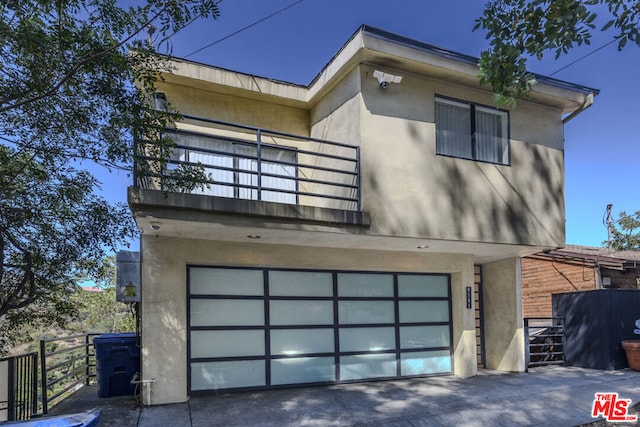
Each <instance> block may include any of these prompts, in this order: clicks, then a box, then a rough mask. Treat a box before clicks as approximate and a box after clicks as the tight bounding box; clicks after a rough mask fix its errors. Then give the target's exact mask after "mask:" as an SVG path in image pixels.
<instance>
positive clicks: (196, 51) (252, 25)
mask: <svg viewBox="0 0 640 427" xmlns="http://www.w3.org/2000/svg"><path fill="white" fill-rule="evenodd" d="M303 1H304V0H298V1H296V2H294V3H291V4H290V5H289V6H285V7H283V8H282V9H280V10H278V11H276V12H273V13H272V14H271V15H268V16H265V17H264V18H262V19H259V20H257V21H256V22H254V23H252V24H249V25H247V26H246V27H243V28H241V29H239V30H238V31H234V32H233V33H231V34H229V35H226V36H224V37H222V38H220V39H218V40H216V41H213V42H211V43H209V44H208V45H206V46H203V47H201V48H200V49H198V50H194V51H193V52H191V53H190V54H188V55H186V56H184V58H185V59H186V58H188V57H190V56H191V55H195V54H196V53H198V52H200V51H203V50H205V49H208V48H210V47H211V46H213V45H214V44H218V43H220V42H222V41H224V40H227V39H228V38H231V37H233V36H235V35H236V34H239V33H241V32H243V31H245V30H248V29H249V28H251V27H254V26H256V25H258V24H260V23H262V22H264V21H266V20H267V19H270V18H273V17H274V16H276V15H278V14H280V13H282V12H284V11H285V10H287V9H290V8H292V7H293V6H295V5H297V4H299V3H302V2H303Z"/></svg>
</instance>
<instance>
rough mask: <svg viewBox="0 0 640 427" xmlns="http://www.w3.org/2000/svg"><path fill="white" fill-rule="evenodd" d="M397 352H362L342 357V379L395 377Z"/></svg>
mask: <svg viewBox="0 0 640 427" xmlns="http://www.w3.org/2000/svg"><path fill="white" fill-rule="evenodd" d="M396 375H397V371H396V355H395V354H362V355H357V356H342V357H341V358H340V380H341V381H345V380H360V379H365V378H379V377H395V376H396Z"/></svg>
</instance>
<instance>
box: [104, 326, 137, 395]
mask: <svg viewBox="0 0 640 427" xmlns="http://www.w3.org/2000/svg"><path fill="white" fill-rule="evenodd" d="M93 346H94V348H95V350H96V374H97V377H98V397H111V396H122V395H130V394H131V395H132V394H134V391H135V385H134V384H131V380H132V379H133V377H134V375H135V374H136V372H139V371H140V348H139V347H138V344H137V338H136V334H135V333H134V332H126V333H120V334H102V335H100V336H97V337H95V338H94V339H93Z"/></svg>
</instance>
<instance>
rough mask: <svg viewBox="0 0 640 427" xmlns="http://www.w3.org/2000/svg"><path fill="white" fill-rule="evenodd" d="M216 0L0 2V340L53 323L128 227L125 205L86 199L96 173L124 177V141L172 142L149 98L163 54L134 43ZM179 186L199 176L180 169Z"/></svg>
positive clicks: (168, 122) (130, 232)
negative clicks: (113, 172) (135, 3)
mask: <svg viewBox="0 0 640 427" xmlns="http://www.w3.org/2000/svg"><path fill="white" fill-rule="evenodd" d="M217 2H218V0H186V1H178V0H147V1H146V3H145V4H143V5H141V6H131V7H126V8H125V7H120V6H118V5H117V4H116V2H115V0H56V1H51V0H8V1H3V2H0V52H1V54H0V57H1V58H2V60H1V61H0V262H1V264H2V265H1V266H0V267H1V268H0V337H5V336H6V334H8V333H9V331H14V332H15V331H20V329H21V328H20V326H21V325H27V326H29V325H34V326H35V325H36V324H45V325H46V324H52V323H55V322H58V323H62V322H64V321H65V320H66V319H68V318H69V317H72V316H73V315H76V314H77V310H76V308H75V307H74V306H73V304H72V303H71V301H70V300H69V298H68V297H69V295H71V294H72V293H73V292H74V289H75V283H76V280H77V278H79V277H99V276H100V275H101V274H102V273H101V272H103V271H104V265H103V260H104V259H105V255H106V254H107V253H109V252H111V251H113V250H115V249H116V248H118V247H122V246H124V245H126V243H127V242H128V241H129V240H130V239H131V238H132V237H133V236H135V235H136V233H137V230H136V227H135V224H134V222H133V221H132V219H131V217H130V214H129V213H128V209H127V207H126V206H125V205H118V204H116V205H112V204H109V203H108V202H107V201H106V200H105V199H104V198H103V197H101V196H99V195H97V194H96V192H97V191H98V190H99V184H100V183H99V182H98V181H97V180H96V178H95V177H94V176H93V175H92V173H91V172H89V171H88V170H87V169H89V168H95V167H96V165H99V166H102V167H107V168H109V169H111V168H119V169H124V170H129V171H131V170H133V156H134V148H135V144H134V141H135V140H136V138H140V137H142V136H144V137H145V138H147V139H148V140H151V141H152V142H153V143H154V144H156V146H157V147H159V149H158V153H159V160H158V162H159V165H160V167H163V165H166V162H167V159H168V156H169V153H170V151H171V147H172V146H173V143H172V141H171V140H170V139H167V138H162V137H161V136H160V132H159V129H161V128H162V127H164V126H172V125H173V123H174V121H175V120H176V119H179V116H178V115H177V114H176V113H175V112H174V111H171V110H170V109H169V110H166V111H158V110H155V108H154V107H153V105H152V103H151V101H152V94H153V93H154V92H155V84H156V81H157V80H158V78H159V76H160V72H162V71H170V70H169V68H168V66H167V64H168V61H167V59H168V57H167V56H164V55H160V54H158V52H157V50H156V49H157V47H156V46H153V45H152V43H150V41H149V40H147V39H146V37H145V36H146V34H145V33H146V31H147V29H151V28H152V27H151V26H153V28H156V27H157V32H158V34H159V38H161V39H163V40H166V38H167V37H166V36H168V35H170V34H172V33H173V32H176V31H179V30H180V29H181V28H183V27H184V26H186V25H187V24H189V23H190V22H191V21H192V20H194V19H196V18H201V17H204V18H206V17H213V18H217V17H218V15H219V11H218V7H217ZM181 172H183V173H184V176H185V177H184V179H183V181H180V182H183V183H184V185H185V186H187V187H189V186H191V187H192V186H194V185H197V182H202V181H203V180H204V176H203V173H202V171H201V168H200V169H199V168H198V167H197V166H193V167H191V168H189V167H187V168H186V169H185V170H183V171H180V170H179V171H177V172H176V174H177V175H179V174H180V173H181Z"/></svg>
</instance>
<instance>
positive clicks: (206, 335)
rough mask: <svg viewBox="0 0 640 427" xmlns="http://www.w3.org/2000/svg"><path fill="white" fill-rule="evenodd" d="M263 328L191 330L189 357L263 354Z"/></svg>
mask: <svg viewBox="0 0 640 427" xmlns="http://www.w3.org/2000/svg"><path fill="white" fill-rule="evenodd" d="M264 347H265V346H264V330H255V331H192V332H191V357H192V358H194V359H198V358H203V357H237V356H264Z"/></svg>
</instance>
